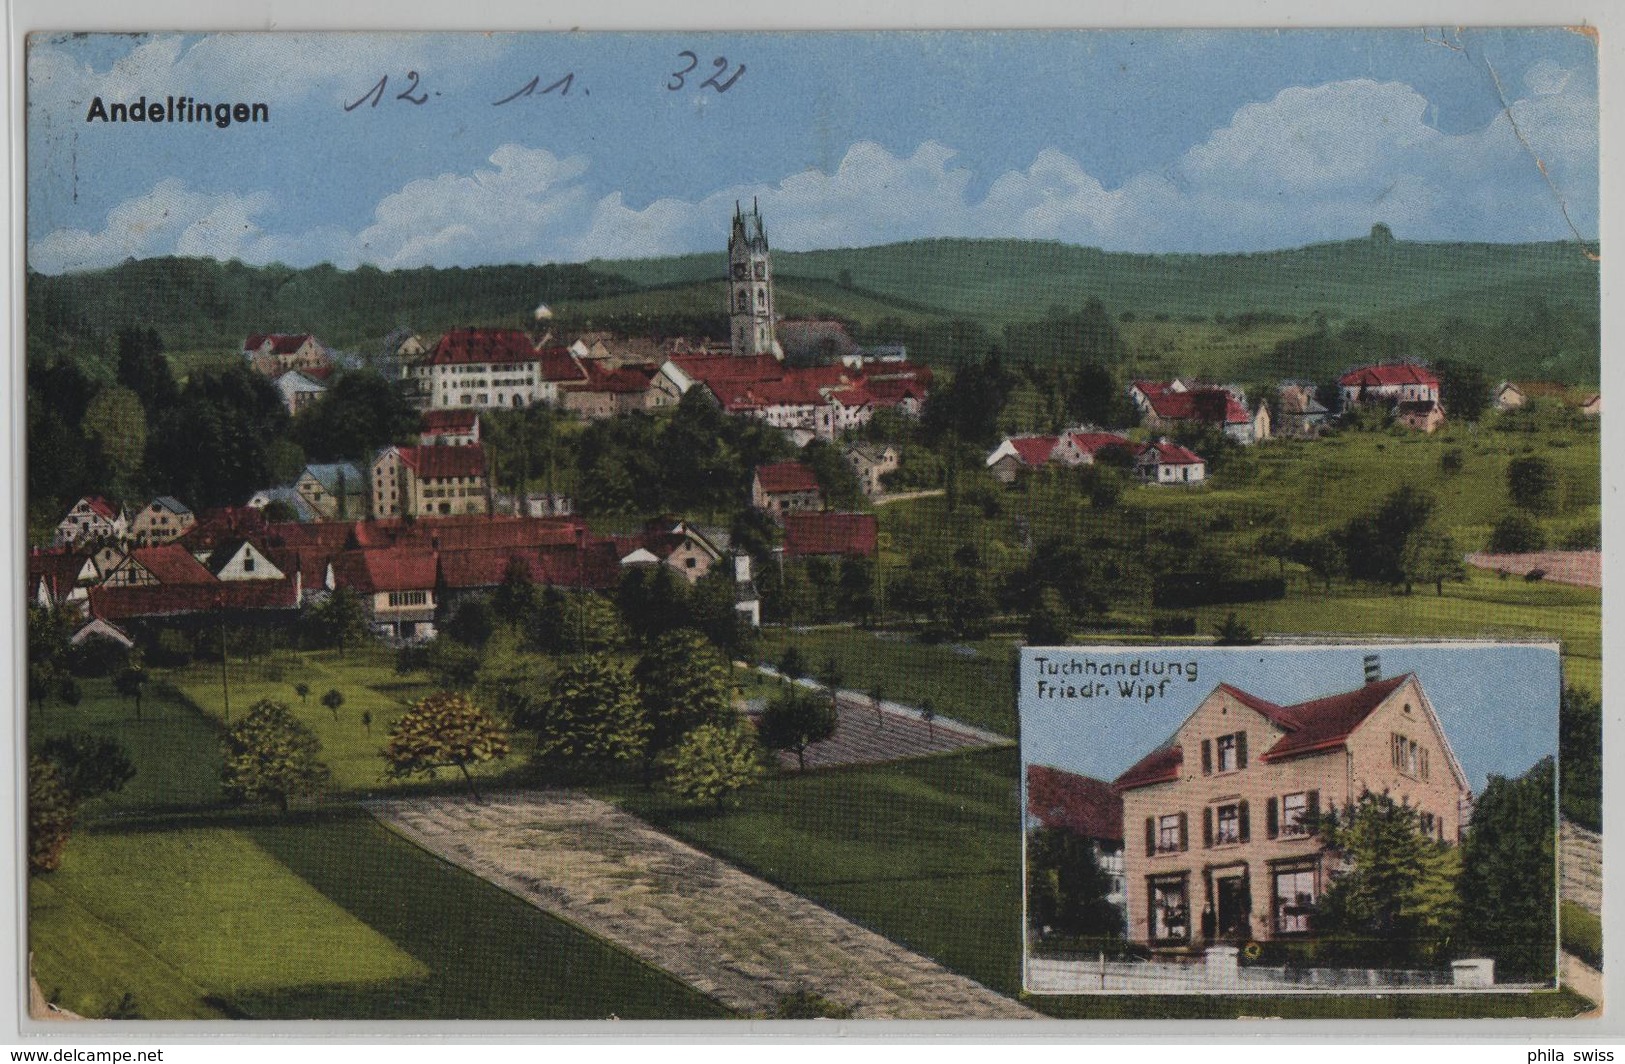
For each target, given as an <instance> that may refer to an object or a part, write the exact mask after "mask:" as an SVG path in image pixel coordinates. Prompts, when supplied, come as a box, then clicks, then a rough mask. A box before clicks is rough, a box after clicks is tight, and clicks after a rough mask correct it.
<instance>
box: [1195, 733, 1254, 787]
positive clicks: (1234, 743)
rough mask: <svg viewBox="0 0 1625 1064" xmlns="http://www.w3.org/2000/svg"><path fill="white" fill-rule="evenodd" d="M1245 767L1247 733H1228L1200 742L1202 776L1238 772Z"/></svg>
mask: <svg viewBox="0 0 1625 1064" xmlns="http://www.w3.org/2000/svg"><path fill="white" fill-rule="evenodd" d="M1246 767H1247V733H1246V732H1244V731H1239V732H1230V733H1229V734H1227V735H1221V736H1219V737H1218V738H1217V739H1211V740H1210V739H1203V740H1202V775H1204V776H1207V775H1211V774H1214V773H1224V772H1239V771H1241V770H1242V769H1244V768H1246Z"/></svg>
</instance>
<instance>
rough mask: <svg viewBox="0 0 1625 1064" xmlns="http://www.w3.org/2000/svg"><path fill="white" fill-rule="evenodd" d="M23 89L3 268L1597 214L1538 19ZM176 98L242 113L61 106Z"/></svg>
mask: <svg viewBox="0 0 1625 1064" xmlns="http://www.w3.org/2000/svg"><path fill="white" fill-rule="evenodd" d="M685 49H687V50H691V51H692V52H694V53H695V56H696V58H697V59H698V64H697V66H695V69H694V72H693V73H692V74H690V75H688V76H687V77H686V78H685V79H684V83H683V85H682V86H681V88H679V89H678V90H676V91H671V90H670V89H668V87H667V86H668V85H670V84H672V83H673V72H675V71H677V70H679V69H680V68H682V67H684V66H687V65H689V63H688V60H686V59H681V58H679V53H680V52H682V51H684V50H685ZM719 56H720V57H726V60H727V64H726V66H725V68H724V71H725V75H727V74H732V73H733V71H735V70H736V69H737V68H738V67H739V65H740V64H743V65H744V66H745V73H744V74H743V75H742V76H741V77H740V78H739V79H738V80H737V81H736V82H735V83H734V84H733V86H732V87H731V88H730V89H729V90H728V91H727V92H726V93H719V92H717V91H716V90H715V89H711V88H706V87H704V86H703V85H701V82H702V81H703V80H704V79H705V78H706V77H707V76H709V75H710V74H711V73H712V71H713V69H714V68H713V64H712V60H713V58H714V57H719ZM408 70H415V71H417V72H418V74H419V82H418V85H419V89H418V92H419V93H425V92H426V93H428V100H427V102H425V103H424V104H422V105H421V106H416V105H413V104H409V103H405V102H402V101H400V100H397V99H396V98H395V97H396V94H397V93H398V92H400V91H401V90H402V89H406V88H408V87H409V82H408V81H407V80H406V72H407V71H408ZM566 74H573V75H574V78H573V80H572V82H571V84H570V92H569V94H568V95H562V94H561V93H559V92H555V93H553V94H550V95H546V96H541V95H537V96H532V97H529V98H520V99H517V100H514V101H513V102H512V103H509V104H506V105H503V106H500V107H497V106H493V102H494V101H496V100H498V99H501V98H502V97H504V96H507V95H509V94H511V93H513V92H515V91H516V90H518V89H520V88H521V87H522V86H524V85H525V84H526V83H527V82H528V81H529V80H530V79H531V78H533V77H535V78H538V79H539V81H538V86H539V87H541V86H546V85H548V84H551V83H553V82H555V81H557V80H558V79H560V78H563V77H564V76H565V75H566ZM384 75H388V77H389V84H388V88H387V91H386V92H385V93H384V95H383V98H382V101H381V102H380V104H379V105H378V106H377V107H372V106H370V105H368V104H366V103H363V104H362V105H361V106H360V107H358V108H355V109H354V110H352V111H349V112H346V111H345V110H344V105H345V104H346V103H351V102H354V101H355V100H357V99H359V98H361V97H362V96H363V95H364V94H365V93H366V92H367V91H368V89H369V88H370V87H371V86H373V85H374V84H375V83H376V82H377V81H378V79H379V78H380V77H381V76H384ZM28 78H29V101H28V118H29V127H28V147H29V186H28V196H29V200H28V230H29V231H28V241H29V244H28V247H29V263H30V265H31V266H32V267H33V268H35V269H38V270H42V271H45V272H53V273H54V272H62V271H65V270H74V269H85V268H94V267H99V266H106V265H110V264H113V263H117V262H119V261H122V260H123V259H125V258H127V257H130V256H135V257H146V256H152V255H160V254H177V253H178V254H187V255H208V256H213V257H217V258H233V257H235V258H240V259H242V260H244V261H247V262H254V263H261V262H268V261H281V262H285V263H288V264H290V265H308V264H311V263H315V262H322V261H329V262H333V263H335V264H337V265H340V266H343V267H352V266H355V265H357V264H359V263H372V264H374V265H378V266H381V267H384V268H393V267H410V266H420V265H440V266H449V265H475V264H480V263H487V262H515V261H523V262H549V261H583V260H588V259H592V258H600V257H603V258H613V257H623V256H645V255H662V254H675V253H682V252H690V251H714V250H717V246H718V244H719V239H720V238H719V233H720V232H722V231H723V228H724V226H725V223H726V219H727V215H728V212H729V211H730V210H731V208H732V203H733V201H734V200H735V199H737V198H749V197H752V196H755V197H759V198H760V199H761V202H762V206H763V210H764V213H765V214H766V217H767V222H768V228H769V233H770V235H771V236H772V237H773V239H774V242H775V244H776V246H779V247H782V248H787V249H792V250H801V249H810V248H819V247H836V246H863V245H871V244H880V243H887V242H891V241H895V240H903V239H911V238H918V237H932V236H1014V237H1030V238H1041V239H1057V240H1062V241H1066V242H1068V243H1076V244H1085V245H1090V246H1099V247H1105V248H1108V249H1111V250H1128V251H1151V252H1157V251H1202V252H1212V251H1253V250H1264V249H1269V248H1276V247H1287V246H1297V245H1301V244H1305V243H1310V242H1314V241H1317V240H1327V239H1339V238H1343V237H1348V236H1354V235H1358V234H1361V233H1364V232H1365V231H1366V230H1367V229H1369V227H1370V225H1371V224H1373V223H1374V222H1378V221H1381V222H1385V223H1387V224H1388V225H1390V226H1391V227H1392V228H1393V230H1394V232H1395V233H1396V235H1398V236H1399V237H1401V238H1403V239H1418V240H1484V241H1523V240H1547V239H1565V238H1572V237H1573V236H1574V235H1575V234H1576V233H1577V234H1578V235H1580V236H1582V237H1585V238H1587V239H1592V238H1595V236H1596V234H1597V198H1598V192H1597V189H1598V183H1597V181H1598V179H1597V89H1596V52H1595V46H1594V45H1593V44H1592V43H1591V41H1590V40H1588V39H1587V38H1585V37H1582V36H1579V35H1577V34H1574V33H1570V32H1568V31H1564V30H1558V29H1551V30H1496V31H1456V30H1451V31H1442V30H1433V31H1428V32H1423V31H1420V30H1394V31H1371V30H1338V31H1312V30H1288V31H1200V32H1192V31H1158V32H1140V31H1107V32H1075V33H1074V32H1066V33H1030V32H1029V33H1004V34H995V33H948V34H935V33H908V34H851V35H840V34H808V35H771V34H766V35H708V34H683V35H668V34H605V35H592V34H513V35H497V36H490V35H484V34H427V35H387V34H370V35H355V36H345V35H326V36H323V35H256V34H236V35H216V36H205V37H196V36H88V37H76V38H60V39H51V38H37V39H35V40H33V41H32V42H31V48H30V56H29V69H28ZM181 94H185V95H190V96H193V97H195V98H197V99H200V100H206V101H211V102H237V101H264V102H266V103H268V104H269V105H270V107H271V112H272V121H271V122H270V124H268V125H262V126H236V127H233V128H231V129H227V130H218V129H215V128H214V127H212V126H163V125H160V126H147V125H141V124H128V125H113V124H103V123H87V122H86V121H85V116H86V112H87V110H88V107H89V103H90V100H91V99H92V98H93V97H95V96H101V97H102V98H103V100H104V102H105V103H111V102H113V101H126V102H128V101H133V100H135V99H136V98H137V97H140V96H142V95H145V96H146V97H147V98H148V99H149V100H152V99H154V98H157V99H162V98H163V97H164V96H166V95H181ZM1537 157H1538V158H1539V160H1540V161H1541V162H1542V163H1543V164H1544V166H1545V168H1546V173H1547V175H1549V179H1550V181H1549V182H1548V177H1547V176H1542V174H1541V173H1540V170H1539V169H1538V168H1537V166H1536V164H1535V159H1536V158H1537ZM1565 210H1566V214H1565Z"/></svg>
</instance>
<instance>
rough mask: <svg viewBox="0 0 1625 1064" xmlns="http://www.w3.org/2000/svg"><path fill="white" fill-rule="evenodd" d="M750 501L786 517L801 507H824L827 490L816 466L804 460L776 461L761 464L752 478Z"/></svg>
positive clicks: (772, 512)
mask: <svg viewBox="0 0 1625 1064" xmlns="http://www.w3.org/2000/svg"><path fill="white" fill-rule="evenodd" d="M750 504H751V505H752V506H754V507H755V508H756V509H758V510H763V511H766V512H767V513H769V514H771V515H772V516H773V517H776V518H780V519H782V518H783V517H784V515H785V514H788V513H796V512H798V511H801V510H822V509H823V508H824V492H823V489H822V488H820V487H819V486H818V475H817V474H816V473H814V472H813V469H812V466H809V465H805V464H803V463H801V462H774V463H772V464H771V465H765V466H758V467H757V468H756V472H755V474H754V475H752V477H751V485H750Z"/></svg>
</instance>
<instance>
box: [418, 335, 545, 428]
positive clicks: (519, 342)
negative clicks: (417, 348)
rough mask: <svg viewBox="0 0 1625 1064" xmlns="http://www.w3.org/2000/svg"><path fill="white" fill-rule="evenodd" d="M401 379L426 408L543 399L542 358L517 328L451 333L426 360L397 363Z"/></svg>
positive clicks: (517, 404) (512, 404)
mask: <svg viewBox="0 0 1625 1064" xmlns="http://www.w3.org/2000/svg"><path fill="white" fill-rule="evenodd" d="M401 376H402V377H403V378H405V379H407V380H409V381H411V382H412V383H413V384H414V385H415V386H416V393H417V394H416V398H417V401H418V405H419V406H421V407H424V408H426V409H430V410H437V409H445V408H456V407H476V408H477V407H523V406H530V405H531V404H532V403H536V402H544V401H547V397H546V395H545V392H546V382H545V381H544V380H543V375H542V356H541V354H540V353H539V352H538V351H537V350H536V347H535V345H534V344H532V343H531V340H530V337H529V336H526V335H525V334H524V333H523V332H521V331H519V330H518V329H453V330H452V331H450V332H448V333H446V335H444V336H442V337H441V338H440V342H439V343H438V344H436V345H435V348H434V350H433V351H431V352H430V353H429V354H428V355H427V356H425V357H423V358H421V359H418V360H417V361H414V362H412V363H410V364H405V365H402V367H401Z"/></svg>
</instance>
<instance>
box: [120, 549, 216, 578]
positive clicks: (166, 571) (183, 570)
mask: <svg viewBox="0 0 1625 1064" xmlns="http://www.w3.org/2000/svg"><path fill="white" fill-rule="evenodd" d="M130 558H131V560H132V561H134V562H136V563H137V564H139V565H140V566H141V567H142V568H143V569H145V570H147V572H149V573H151V574H152V576H153V579H155V580H157V581H158V582H159V583H160V584H171V585H174V584H213V583H216V580H215V576H214V574H213V573H211V572H209V570H208V568H207V567H205V566H204V565H203V563H202V562H200V561H198V560H197V559H196V558H194V557H192V555H191V552H189V551H188V550H187V549H186V548H185V547H183V546H181V545H180V544H178V543H166V544H164V545H163V546H161V547H137V548H136V549H135V550H133V551H131V552H130Z"/></svg>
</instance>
